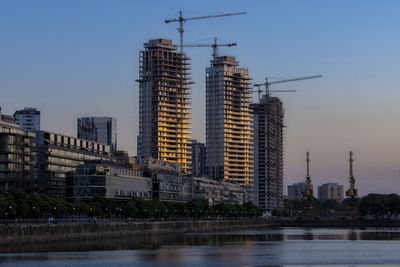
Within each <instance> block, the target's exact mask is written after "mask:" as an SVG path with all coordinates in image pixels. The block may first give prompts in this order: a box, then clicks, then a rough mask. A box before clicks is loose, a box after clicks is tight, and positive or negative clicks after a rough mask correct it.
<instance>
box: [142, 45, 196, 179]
mask: <svg viewBox="0 0 400 267" xmlns="http://www.w3.org/2000/svg"><path fill="white" fill-rule="evenodd" d="M188 61H189V58H188V57H186V55H185V54H182V53H180V52H179V51H177V49H176V46H175V45H174V44H173V43H172V41H171V40H167V39H155V40H150V41H149V42H148V43H145V44H144V49H143V50H142V51H140V62H139V69H140V70H139V79H138V80H137V81H138V82H139V135H138V139H137V142H138V146H137V150H138V151H137V155H138V157H139V158H149V157H152V158H154V159H158V160H163V161H167V162H175V163H178V164H179V165H180V168H181V170H182V172H183V173H190V172H191V133H190V131H191V123H190V119H191V117H190V116H191V110H190V87H189V85H190V77H189V62H188Z"/></svg>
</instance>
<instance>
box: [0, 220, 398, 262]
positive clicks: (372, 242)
mask: <svg viewBox="0 0 400 267" xmlns="http://www.w3.org/2000/svg"><path fill="white" fill-rule="evenodd" d="M398 240H400V230H399V229H382V230H377V229H314V228H276V229H265V230H247V231H236V232H218V233H189V234H180V235H165V236H147V237H145V236H131V237H126V238H116V239H102V240H85V241H80V242H59V243H51V244H26V245H25V246H18V247H13V246H7V247H1V248H0V251H1V252H3V253H2V254H0V265H2V266H30V267H36V266H41V267H42V266H44V267H46V266H54V265H57V266H96V267H101V266H141V267H147V266H174V267H179V266H199V267H211V266H219V267H224V266H229V267H232V266H240V267H244V266H257V267H261V266H290V265H296V267H298V266H309V265H324V266H325V265H334V266H367V265H368V264H369V265H371V266H379V265H381V264H400V254H399V253H398V251H399V250H400V242H398ZM45 251H52V252H51V253H46V252H45ZM25 252H35V253H25ZM116 262H117V263H118V264H116ZM78 263H79V264H80V265H76V264H78ZM106 263H110V264H111V263H112V265H107V264H106ZM18 264H20V265H18ZM63 264H65V265H63ZM102 264H103V265H102Z"/></svg>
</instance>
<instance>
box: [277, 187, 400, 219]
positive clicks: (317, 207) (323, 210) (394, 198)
mask: <svg viewBox="0 0 400 267" xmlns="http://www.w3.org/2000/svg"><path fill="white" fill-rule="evenodd" d="M350 205H352V206H353V207H354V208H355V209H356V210H357V211H358V214H359V215H360V216H363V217H364V218H369V219H395V218H398V217H399V215H400V196H399V195H397V194H375V193H371V194H368V195H366V196H364V197H362V198H357V199H355V200H354V201H353V202H351V200H350V199H344V200H343V201H342V202H337V201H335V200H331V199H329V200H325V201H322V202H321V201H319V200H318V199H316V198H314V199H313V200H312V206H313V208H314V211H315V214H316V215H317V216H321V217H339V216H344V215H345V214H346V211H347V210H348V207H349V206H350ZM303 208H304V201H303V200H287V201H286V202H285V208H284V209H281V210H274V211H273V215H274V216H277V217H296V216H298V215H299V214H301V212H302V210H303Z"/></svg>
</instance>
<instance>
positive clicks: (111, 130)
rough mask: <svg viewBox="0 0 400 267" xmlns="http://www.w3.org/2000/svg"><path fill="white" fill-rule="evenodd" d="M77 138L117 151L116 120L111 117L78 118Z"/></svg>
mask: <svg viewBox="0 0 400 267" xmlns="http://www.w3.org/2000/svg"><path fill="white" fill-rule="evenodd" d="M77 131H78V138H81V139H85V140H89V141H93V142H97V143H100V144H104V145H108V146H110V147H111V150H113V151H115V150H117V120H116V119H115V118H111V117H83V118H78V126H77Z"/></svg>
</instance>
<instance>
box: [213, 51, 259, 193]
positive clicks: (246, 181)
mask: <svg viewBox="0 0 400 267" xmlns="http://www.w3.org/2000/svg"><path fill="white" fill-rule="evenodd" d="M249 100H250V85H249V74H248V70H247V69H246V68H241V67H239V64H238V62H237V61H236V60H235V58H234V57H230V56H220V57H217V58H216V59H215V60H213V61H212V62H211V67H208V68H207V70H206V145H207V150H206V154H207V164H206V165H207V174H208V175H209V176H210V177H211V178H213V179H218V180H225V181H231V182H236V183H239V184H242V185H248V186H251V185H252V184H253V143H252V136H251V135H252V123H251V113H250V101H249Z"/></svg>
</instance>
